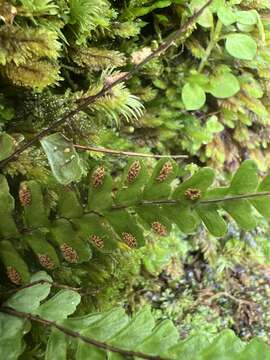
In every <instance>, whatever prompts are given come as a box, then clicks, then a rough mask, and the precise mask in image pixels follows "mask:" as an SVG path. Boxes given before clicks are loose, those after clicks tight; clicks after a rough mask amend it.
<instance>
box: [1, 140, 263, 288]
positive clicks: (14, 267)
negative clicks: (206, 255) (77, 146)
mask: <svg viewBox="0 0 270 360" xmlns="http://www.w3.org/2000/svg"><path fill="white" fill-rule="evenodd" d="M55 135H57V134H54V135H50V136H49V137H55ZM57 136H58V135H57ZM66 149H69V148H66ZM72 151H73V150H72V149H71V150H70V151H66V150H64V151H62V150H61V153H62V155H63V154H64V156H69V160H65V159H66V158H64V159H60V160H61V161H62V162H63V161H64V162H63V164H61V161H60V160H59V158H58V155H57V152H58V148H57V149H55V151H54V153H55V152H56V155H53V156H54V157H56V158H57V162H56V163H57V168H54V167H53V164H54V162H53V159H52V157H49V161H50V160H51V165H52V169H53V172H54V174H56V173H58V180H59V179H60V180H61V181H62V183H63V182H64V181H66V178H65V176H67V174H70V172H74V169H77V168H79V166H80V164H79V162H78V161H79V160H80V158H79V157H78V159H79V160H78V159H77V158H76V155H77V154H76V155H72ZM70 159H71V160H70ZM59 169H60V170H59ZM179 172H180V168H179V166H178V164H177V163H176V162H175V161H174V160H172V159H171V158H169V157H168V158H165V159H161V160H160V161H158V162H157V164H156V166H155V168H154V169H153V171H152V173H151V174H150V173H149V170H148V169H147V167H146V165H145V163H144V161H143V160H141V159H139V158H135V159H130V160H129V163H128V165H127V166H126V168H125V170H124V172H123V175H122V180H121V182H120V183H119V185H118V187H117V188H115V184H114V181H113V178H112V176H111V174H110V173H109V172H108V170H106V169H105V168H104V167H103V166H97V167H96V168H94V169H92V171H91V172H90V174H89V181H88V199H87V203H85V202H84V201H83V200H82V199H81V198H79V197H80V195H79V196H78V193H77V192H76V191H75V190H74V188H72V186H71V185H65V186H63V187H62V188H61V191H60V194H59V199H58V206H57V211H56V213H55V212H54V213H50V211H49V210H48V208H47V206H46V200H45V198H44V194H43V192H42V187H41V185H40V184H39V183H38V182H36V181H35V180H30V181H24V182H22V183H21V184H20V188H19V190H18V194H13V195H14V196H15V198H16V201H17V202H18V203H19V204H18V205H16V206H15V199H14V197H13V195H11V194H10V189H9V186H8V182H7V179H6V178H5V176H4V175H0V215H1V222H0V235H1V241H0V249H1V251H0V257H1V260H2V262H3V264H4V266H5V268H6V272H7V275H8V277H9V279H10V280H11V281H12V282H13V283H15V284H20V283H25V282H27V281H28V280H29V272H28V267H27V265H26V263H25V261H24V260H23V257H22V256H21V255H20V253H21V252H24V251H28V250H30V251H31V252H33V253H34V254H35V255H36V257H37V260H38V262H39V264H40V265H41V266H42V267H44V268H46V269H47V270H52V269H54V268H56V267H58V266H59V265H60V259H62V260H65V261H66V262H68V263H70V264H76V263H81V262H85V261H88V260H89V259H90V258H91V256H92V249H93V248H94V249H95V250H96V251H101V252H104V253H110V252H112V251H113V250H114V249H116V248H119V247H120V248H122V249H125V248H126V249H128V248H137V247H141V246H143V245H144V244H145V241H146V237H147V234H148V233H149V232H152V233H153V234H155V235H157V236H166V235H168V234H169V232H170V230H171V228H172V226H173V224H174V225H176V226H177V227H178V228H179V229H180V230H181V231H182V232H184V233H192V232H194V231H195V230H196V228H197V227H198V225H199V224H200V223H201V222H202V223H203V224H204V226H205V227H206V228H207V230H208V231H209V232H210V233H211V234H213V235H214V236H217V237H220V236H223V235H224V234H225V233H226V230H227V225H226V218H227V215H226V214H229V215H230V216H231V217H232V218H233V219H234V220H235V221H236V223H237V224H238V225H239V226H240V227H241V228H242V229H244V230H251V229H253V228H254V227H255V226H256V224H257V217H258V216H257V215H258V213H260V214H261V215H262V216H264V217H265V218H267V219H268V218H269V217H270V207H269V194H270V175H269V176H267V177H266V178H265V179H264V180H262V181H261V182H259V178H258V175H257V171H256V166H255V164H254V162H253V161H251V160H246V161H245V162H243V163H242V165H241V166H240V168H239V169H238V170H237V171H236V173H235V174H234V176H233V178H232V180H231V183H230V184H229V185H228V186H224V187H213V186H212V184H213V183H214V180H215V173H214V171H213V170H212V169H211V168H208V167H205V168H201V169H199V170H198V171H197V172H196V173H195V174H193V175H192V176H191V177H189V178H188V179H184V180H183V181H180V180H179V179H178V175H179ZM75 173H76V171H75ZM76 174H77V173H76ZM56 175H57V174H56ZM79 178H80V176H79V177H78V176H77V175H76V180H77V181H78V179H79ZM14 214H15V216H14Z"/></svg>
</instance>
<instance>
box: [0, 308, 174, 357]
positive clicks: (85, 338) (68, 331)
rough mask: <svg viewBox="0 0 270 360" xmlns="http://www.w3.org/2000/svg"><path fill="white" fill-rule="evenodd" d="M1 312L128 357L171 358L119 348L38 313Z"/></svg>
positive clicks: (7, 309) (5, 309)
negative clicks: (44, 317) (41, 316)
mask: <svg viewBox="0 0 270 360" xmlns="http://www.w3.org/2000/svg"><path fill="white" fill-rule="evenodd" d="M0 312H3V313H6V314H9V315H11V316H15V317H18V318H21V319H27V320H31V321H34V322H36V323H39V324H41V325H44V326H49V327H53V328H55V329H57V330H59V331H61V332H62V333H64V334H65V335H67V336H70V337H73V338H76V339H79V340H81V341H83V342H85V343H86V344H89V345H92V346H95V347H97V348H99V349H102V350H105V351H111V352H113V353H117V354H120V355H123V356H127V357H128V356H129V357H131V356H133V357H138V358H141V359H146V360H171V359H169V358H163V357H160V356H152V355H147V354H144V353H141V352H138V351H131V350H124V349H120V348H117V347H115V346H113V345H110V344H107V343H105V342H102V341H98V340H95V339H92V338H90V337H88V336H84V335H81V334H80V333H79V332H77V331H73V330H71V329H69V328H67V327H65V326H62V325H59V324H57V323H56V322H54V321H50V320H46V319H43V318H40V317H39V316H36V315H33V314H29V313H25V312H22V311H18V310H14V309H12V308H10V307H0Z"/></svg>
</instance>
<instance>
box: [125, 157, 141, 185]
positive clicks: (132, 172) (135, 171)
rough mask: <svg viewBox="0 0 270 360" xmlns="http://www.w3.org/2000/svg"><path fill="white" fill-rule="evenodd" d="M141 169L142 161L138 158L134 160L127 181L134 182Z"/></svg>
mask: <svg viewBox="0 0 270 360" xmlns="http://www.w3.org/2000/svg"><path fill="white" fill-rule="evenodd" d="M140 170H141V164H140V162H139V161H138V160H136V161H134V162H133V163H132V164H131V166H130V168H129V170H128V175H127V182H128V183H130V184H131V183H133V181H135V180H136V178H137V177H138V175H139V173H140Z"/></svg>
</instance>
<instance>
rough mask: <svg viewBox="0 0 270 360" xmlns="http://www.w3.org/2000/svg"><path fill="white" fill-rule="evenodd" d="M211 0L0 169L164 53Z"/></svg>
mask: <svg viewBox="0 0 270 360" xmlns="http://www.w3.org/2000/svg"><path fill="white" fill-rule="evenodd" d="M212 1H213V0H209V1H207V3H206V4H205V5H204V6H203V7H202V8H201V9H200V10H198V11H197V12H196V13H195V14H194V15H193V16H191V17H190V18H189V20H188V21H187V22H186V23H185V24H184V25H183V26H181V28H180V29H178V30H177V31H175V32H174V33H172V34H171V35H169V36H168V37H167V39H166V41H164V42H163V43H162V44H161V45H160V46H159V47H158V48H157V49H156V50H154V51H153V52H152V53H151V54H149V55H148V56H147V57H146V58H144V59H143V60H142V61H141V62H140V63H139V64H137V65H136V66H135V67H134V68H133V69H132V70H131V71H130V72H127V73H124V75H123V76H121V77H119V78H118V79H116V80H115V81H113V82H112V83H110V84H108V85H106V86H104V88H103V89H102V90H101V91H100V92H99V93H97V94H96V95H94V96H88V97H86V98H84V99H82V102H79V105H78V106H77V107H76V108H75V109H74V110H71V111H68V112H67V113H66V114H64V115H63V116H62V117H61V118H60V119H58V120H56V121H54V122H53V123H52V124H51V125H49V126H48V127H47V128H45V129H43V130H42V131H40V132H39V133H38V134H36V135H35V136H34V137H33V138H32V139H31V140H29V141H28V142H26V143H25V144H24V145H22V146H21V147H20V148H18V149H17V150H15V151H14V152H13V153H12V154H11V155H10V156H8V157H7V158H6V159H4V160H2V161H0V168H1V167H4V166H5V165H7V164H8V163H9V162H10V161H12V160H14V159H16V158H17V157H18V155H20V154H21V153H22V152H24V151H25V150H26V149H28V148H29V147H30V146H32V145H34V144H35V143H36V142H37V141H39V140H40V139H42V138H43V137H44V136H46V135H48V134H49V133H51V132H52V131H53V130H55V129H56V128H58V127H59V126H60V125H63V124H65V123H66V122H67V121H68V120H70V119H71V118H72V117H73V116H75V115H76V114H78V113H79V112H80V111H82V110H84V109H85V108H86V107H87V106H88V105H90V104H92V103H93V102H95V101H96V100H97V99H99V98H101V97H103V96H104V95H105V94H106V93H107V92H108V91H109V90H111V89H112V88H113V87H115V86H116V85H117V84H120V83H121V82H124V81H126V80H128V79H130V78H131V77H132V76H133V75H134V74H136V73H137V72H138V70H139V69H140V68H141V67H143V66H144V65H145V64H146V63H148V62H149V61H150V60H152V59H154V58H155V57H158V56H159V55H160V54H161V53H163V52H164V51H166V50H167V49H168V48H169V47H170V46H171V45H172V44H173V43H174V41H175V40H176V39H177V38H179V37H180V36H181V35H183V34H184V33H185V32H186V31H187V30H188V29H189V27H190V26H191V25H193V24H194V22H195V21H196V20H197V18H198V17H199V16H200V15H201V14H202V13H203V11H204V10H205V9H206V8H207V7H208V6H209V5H210V4H211V3H212Z"/></svg>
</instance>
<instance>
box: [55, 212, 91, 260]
mask: <svg viewBox="0 0 270 360" xmlns="http://www.w3.org/2000/svg"><path fill="white" fill-rule="evenodd" d="M50 232H51V239H52V240H53V241H54V242H55V243H56V245H57V246H58V247H59V249H60V251H61V252H62V255H63V256H64V259H65V260H66V261H67V262H70V263H80V262H84V261H88V260H89V259H90V258H91V255H92V252H91V249H90V247H89V245H88V244H87V243H86V242H85V241H83V240H82V239H81V238H80V237H79V234H78V232H76V231H75V230H74V229H73V227H72V225H71V223H70V222H69V221H68V220H66V219H58V220H56V221H54V222H53V223H52V226H51V227H50Z"/></svg>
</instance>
